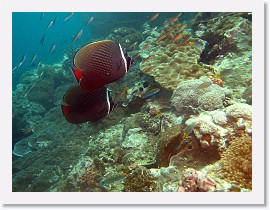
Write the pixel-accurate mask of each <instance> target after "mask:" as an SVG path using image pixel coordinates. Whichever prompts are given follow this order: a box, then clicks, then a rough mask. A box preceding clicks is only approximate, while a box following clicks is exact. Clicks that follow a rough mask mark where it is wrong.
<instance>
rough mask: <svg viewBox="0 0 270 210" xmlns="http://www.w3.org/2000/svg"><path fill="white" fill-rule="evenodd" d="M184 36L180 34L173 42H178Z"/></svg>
mask: <svg viewBox="0 0 270 210" xmlns="http://www.w3.org/2000/svg"><path fill="white" fill-rule="evenodd" d="M182 36H183V34H179V35H178V36H176V37H175V38H174V39H173V40H172V42H176V41H177V40H178V39H180V38H181V37H182Z"/></svg>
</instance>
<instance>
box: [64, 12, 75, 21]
mask: <svg viewBox="0 0 270 210" xmlns="http://www.w3.org/2000/svg"><path fill="white" fill-rule="evenodd" d="M73 15H74V12H70V13H69V14H68V16H67V17H66V18H65V20H64V21H65V22H66V21H67V20H69V19H70V18H71V17H72V16H73Z"/></svg>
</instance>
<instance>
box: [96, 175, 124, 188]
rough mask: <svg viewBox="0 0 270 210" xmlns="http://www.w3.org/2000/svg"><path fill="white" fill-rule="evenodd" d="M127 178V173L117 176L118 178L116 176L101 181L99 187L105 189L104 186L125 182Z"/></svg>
mask: <svg viewBox="0 0 270 210" xmlns="http://www.w3.org/2000/svg"><path fill="white" fill-rule="evenodd" d="M125 178H127V174H125V173H121V174H117V176H115V177H112V178H109V179H106V180H103V181H100V182H99V185H100V186H102V187H103V186H105V185H108V184H111V183H113V182H117V181H120V180H124V179H125Z"/></svg>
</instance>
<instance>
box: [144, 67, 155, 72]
mask: <svg viewBox="0 0 270 210" xmlns="http://www.w3.org/2000/svg"><path fill="white" fill-rule="evenodd" d="M154 68H156V67H155V66H151V67H149V68H148V69H146V70H144V71H143V72H149V71H152V70H153V69H154Z"/></svg>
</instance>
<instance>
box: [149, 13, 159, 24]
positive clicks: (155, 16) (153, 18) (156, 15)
mask: <svg viewBox="0 0 270 210" xmlns="http://www.w3.org/2000/svg"><path fill="white" fill-rule="evenodd" d="M158 16H159V13H157V14H155V15H154V16H153V17H152V18H151V19H150V20H149V22H148V23H150V22H152V21H153V20H155V19H156V18H157V17H158Z"/></svg>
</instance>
